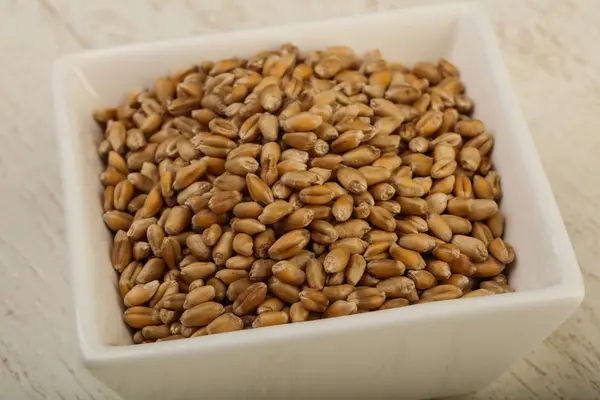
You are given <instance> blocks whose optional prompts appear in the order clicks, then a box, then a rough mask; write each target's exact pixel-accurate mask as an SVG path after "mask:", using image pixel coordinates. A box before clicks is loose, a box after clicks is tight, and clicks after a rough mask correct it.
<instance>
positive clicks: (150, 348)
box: [53, 3, 583, 399]
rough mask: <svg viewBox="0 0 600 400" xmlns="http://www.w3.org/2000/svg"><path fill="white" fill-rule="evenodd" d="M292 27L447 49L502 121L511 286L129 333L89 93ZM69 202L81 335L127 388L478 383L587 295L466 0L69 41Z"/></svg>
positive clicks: (387, 51)
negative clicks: (169, 35)
mask: <svg viewBox="0 0 600 400" xmlns="http://www.w3.org/2000/svg"><path fill="white" fill-rule="evenodd" d="M288 41H289V42H293V43H294V44H296V45H297V46H298V47H299V48H300V49H301V50H302V51H306V50H314V49H320V48H323V47H326V46H329V45H339V44H344V45H349V46H351V47H353V48H354V49H355V50H356V51H357V52H359V53H360V52H364V51H367V50H370V49H373V48H379V49H380V50H381V51H382V53H383V55H384V56H385V57H386V58H387V59H389V60H392V61H399V62H405V63H408V64H410V63H413V62H415V61H419V60H436V59H437V58H439V57H444V58H447V59H449V60H451V61H452V62H454V63H455V64H456V65H457V66H458V67H459V69H460V70H461V76H462V79H463V81H464V82H465V85H466V87H467V90H468V93H469V95H470V96H471V97H472V98H473V99H474V101H475V103H476V104H477V109H476V113H475V116H476V117H477V118H479V119H481V120H483V121H485V123H486V125H487V126H488V127H489V128H490V131H491V132H492V133H493V134H494V135H495V139H496V143H495V151H494V163H495V165H496V166H497V169H498V170H499V172H500V174H501V176H502V177H503V191H504V196H503V200H502V205H501V209H502V211H503V212H504V214H505V215H506V218H507V228H506V238H507V240H508V242H510V243H511V244H513V246H514V248H515V252H516V254H517V256H518V265H516V268H514V270H513V271H512V272H511V276H510V280H511V285H512V286H513V287H514V288H515V289H516V292H515V293H511V294H506V295H502V296H489V297H479V298H473V299H469V300H465V301H444V302H436V303H429V304H422V305H418V306H411V307H405V308H400V309H392V310H386V311H378V312H374V313H366V314H358V315H353V316H349V317H344V318H336V319H332V320H321V321H312V322H308V323H304V324H291V325H284V326H276V327H270V328H268V329H256V330H245V331H239V332H232V333H227V334H222V335H215V336H206V337H201V338H195V339H190V340H181V341H171V342H163V343H156V344H152V345H144V346H128V345H129V344H131V343H132V342H131V337H130V333H129V331H128V329H127V328H126V326H125V324H124V323H123V321H122V319H121V313H122V308H121V300H120V297H119V295H118V289H117V285H116V279H117V278H116V275H115V273H114V271H113V269H112V267H111V266H110V259H109V252H108V249H109V247H110V244H111V240H110V235H109V233H108V232H107V230H106V228H105V226H104V223H103V221H102V208H101V202H100V200H99V199H100V195H101V192H102V187H101V184H100V182H99V181H98V175H99V173H100V172H101V170H102V166H101V161H100V160H99V158H98V155H97V152H96V145H97V142H98V140H99V138H100V135H99V133H98V130H99V129H98V127H97V126H96V124H95V123H94V121H93V120H92V118H91V112H92V110H93V109H94V108H97V107H101V106H106V105H108V104H115V103H117V102H118V101H120V100H122V99H123V98H124V96H125V91H126V90H128V89H129V88H135V87H145V86H149V85H150V84H151V83H152V82H153V79H154V78H155V77H157V76H159V75H161V74H164V73H166V72H168V71H172V70H174V69H177V68H179V67H181V66H186V65H189V64H193V63H199V62H200V61H202V60H216V59H221V58H227V57H231V56H240V57H249V56H251V55H253V54H254V53H255V52H256V51H258V50H264V49H269V48H275V47H277V46H279V45H280V44H281V43H282V42H288ZM53 88H54V101H55V110H56V115H57V129H58V136H59V143H60V158H61V163H62V174H63V184H64V191H65V201H66V207H65V213H66V220H67V231H68V237H69V242H70V264H71V271H72V275H71V276H72V285H73V293H74V303H75V310H76V317H77V330H78V338H79V348H80V352H81V355H82V358H83V360H84V363H85V364H86V366H87V367H88V368H89V369H90V370H91V371H92V373H94V374H95V375H96V376H97V377H98V378H99V379H101V380H102V381H103V382H105V383H106V384H107V385H108V386H109V387H111V388H112V389H114V390H115V391H116V392H118V393H120V394H122V395H124V396H125V397H127V398H129V397H132V398H165V397H168V398H182V399H183V398H197V397H198V396H199V395H209V397H224V398H233V397H249V398H255V397H268V398H279V397H298V398H307V397H309V396H314V397H324V398H327V397H332V396H340V397H341V396H344V397H366V396H375V397H381V396H392V395H393V396H400V397H402V398H430V397H439V396H450V395H457V394H461V393H466V392H471V391H475V390H478V389H480V388H482V387H484V386H485V385H487V384H488V383H490V382H491V381H492V380H493V379H494V378H496V377H497V376H498V375H499V374H500V373H502V372H503V371H504V370H505V369H506V368H508V366H509V365H510V364H511V363H512V362H514V361H516V360H518V359H519V358H520V357H521V356H523V355H524V354H525V352H526V351H527V350H528V349H530V348H531V347H532V346H533V345H535V344H537V343H538V342H540V341H541V340H543V339H544V338H545V337H546V336H548V335H549V334H550V333H551V332H552V331H553V330H554V329H555V328H557V327H558V326H559V325H560V324H561V323H562V322H563V321H564V320H565V319H566V318H567V317H568V316H569V315H570V314H571V313H572V312H573V310H574V309H575V308H576V307H577V306H578V304H579V303H580V302H581V300H582V298H583V285H582V279H581V274H580V271H579V268H578V265H577V261H576V258H575V256H574V253H573V250H572V248H571V245H570V242H569V238H568V236H567V233H566V230H565V228H564V225H563V222H562V220H561V217H560V214H559V211H558V208H557V206H556V203H555V201H554V198H553V196H552V192H551V190H550V187H549V184H548V182H547V179H546V177H545V175H544V172H543V170H542V167H541V164H540V162H539V159H538V156H537V153H536V151H535V149H534V146H533V142H532V139H531V136H530V133H529V132H528V129H527V127H526V125H525V123H524V120H523V117H522V116H521V114H520V111H519V108H518V105H517V101H516V99H515V96H514V94H513V93H512V90H511V88H510V82H509V79H508V75H507V73H506V71H505V68H504V66H503V62H502V59H501V56H500V53H499V50H498V46H497V44H496V41H495V37H494V34H493V31H492V29H491V27H490V24H489V22H488V20H487V17H486V16H485V14H483V13H482V12H481V11H480V10H479V9H478V8H477V7H476V6H474V5H471V4H465V3H462V4H446V5H441V6H429V7H421V8H413V9H404V10H397V11H390V12H385V13H381V14H370V15H369V14H368V15H361V16H353V17H347V18H340V19H334V20H328V21H319V22H307V23H299V24H293V25H286V26H281V27H269V28H264V29H258V30H249V31H235V32H228V33H219V34H214V35H206V36H200V37H194V38H187V39H176V40H169V41H164V42H158V43H148V44H136V45H130V46H125V47H119V48H114V49H108V50H100V51H92V52H86V53H82V54H77V55H72V56H67V57H65V58H62V59H60V60H58V61H57V62H56V64H55V67H54V74H53Z"/></svg>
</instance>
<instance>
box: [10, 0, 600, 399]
mask: <svg viewBox="0 0 600 400" xmlns="http://www.w3.org/2000/svg"><path fill="white" fill-rule="evenodd" d="M414 3H416V1H402V0H397V1H396V0H330V1H327V2H321V1H319V0H304V1H303V2H301V3H300V2H295V1H294V2H292V1H275V0H257V1H253V2H247V1H245V0H222V1H218V2H217V1H211V0H196V1H194V0H187V1H183V0H182V1H176V2H163V1H160V0H147V1H142V0H129V1H127V2H123V1H120V0H104V1H98V2H85V1H80V0H2V1H0V63H1V64H0V65H2V74H1V75H0V93H1V95H0V121H2V128H0V143H2V145H1V146H0V193H1V194H2V204H1V206H0V254H2V257H0V276H1V279H0V398H2V399H4V398H6V399H9V398H10V399H21V398H23V399H27V398H31V399H114V398H117V397H116V396H115V395H114V394H113V393H112V392H110V391H109V390H108V389H106V388H105V387H104V386H103V385H102V384H100V383H99V382H98V381H97V380H96V379H95V378H93V377H92V376H91V375H90V374H89V373H88V372H87V371H86V370H85V369H84V368H83V367H82V366H81V364H80V362H79V359H78V354H77V350H76V339H75V334H74V331H75V327H74V319H73V308H72V306H71V296H70V287H71V285H72V284H76V283H71V282H70V281H69V277H68V268H67V258H66V253H67V250H66V246H67V244H66V241H65V233H64V224H63V206H62V204H63V194H62V190H61V180H60V175H59V169H58V162H57V149H56V139H55V134H56V133H55V132H54V116H53V112H52V104H51V92H50V67H51V63H52V61H53V60H54V59H56V58H57V57H59V56H60V55H63V54H68V53H72V52H76V51H80V50H83V49H91V48H103V47H108V46H112V45H118V44H124V43H130V42H139V41H148V40H155V39H165V38H173V37H181V36H189V35H194V34H203V33H207V32H212V31H219V30H228V29H241V28H246V27H253V26H262V25H274V24H281V23H284V22H292V21H302V20H309V19H321V18H326V17H330V16H336V15H348V14H355V13H360V12H364V11H375V10H385V9H391V8H396V7H399V6H404V5H407V4H414ZM429 3H431V1H430V2H429ZM481 3H482V5H483V6H484V8H485V9H487V11H488V12H489V14H490V16H491V18H492V21H493V24H494V28H495V31H496V33H497V36H498V39H499V42H500V45H501V49H502V52H503V55H504V58H505V61H506V64H507V66H508V69H509V72H510V75H511V78H512V81H513V84H514V87H515V91H516V93H517V96H518V98H519V101H520V103H521V107H522V110H523V113H524V115H525V117H526V119H527V122H528V123H529V127H530V129H531V132H532V134H533V136H534V139H535V143H536V145H537V148H538V150H539V153H540V155H541V158H542V162H543V164H544V167H545V169H546V172H547V174H548V177H549V179H550V182H551V185H552V188H553V190H554V194H555V196H556V198H557V201H558V204H559V206H560V209H561V212H562V214H563V217H564V220H565V223H566V225H567V228H568V231H569V234H570V236H571V239H572V241H573V245H574V247H575V251H576V253H577V256H578V258H579V262H580V265H581V267H582V269H583V272H584V277H585V281H586V289H587V296H586V299H585V301H584V303H583V305H582V307H581V308H580V309H579V310H578V311H577V312H576V313H575V315H574V316H573V317H572V318H570V319H569V320H568V321H567V322H566V323H565V324H564V325H563V326H562V327H561V328H560V329H559V330H558V331H557V332H555V333H554V334H553V335H552V336H551V337H549V338H548V339H547V340H546V341H545V342H544V343H543V344H541V345H540V346H538V347H537V348H535V349H534V350H533V351H531V352H530V353H529V354H528V355H527V356H526V357H525V358H524V359H523V360H522V361H520V362H518V363H517V364H516V365H514V366H513V368H512V369H511V370H510V371H508V372H506V373H505V374H504V375H503V376H502V377H500V378H499V379H498V380H497V381H496V382H495V383H494V384H492V385H491V386H490V387H488V388H487V389H485V390H483V391H482V392H480V393H477V394H474V395H471V396H468V397H466V398H469V399H494V400H499V399H515V398H518V399H562V398H586V399H588V398H600V377H599V375H598V373H597V371H598V370H600V350H598V349H600V335H599V334H598V333H599V330H600V306H599V304H600V272H599V271H598V268H597V267H596V264H597V260H598V256H599V253H600V246H599V241H600V239H599V238H600V212H599V205H600V202H599V200H598V198H599V196H598V195H599V194H600V185H598V183H600V181H599V180H598V178H597V177H598V171H600V158H597V157H596V151H597V149H598V148H600V135H598V134H597V123H596V118H597V116H598V108H599V105H600V104H599V103H600V100H599V98H600V78H598V73H597V71H598V70H599V69H600V53H598V52H597V51H595V50H596V49H597V45H598V43H599V42H600V28H598V26H600V8H599V7H597V2H596V1H595V0H586V1H584V0H581V1H575V0H568V1H567V0H565V1H544V0H528V1H517V0H505V1H502V2H499V1H493V0H487V1H481ZM267 10H268V12H267ZM58 134H60V132H58ZM99 251H105V249H99Z"/></svg>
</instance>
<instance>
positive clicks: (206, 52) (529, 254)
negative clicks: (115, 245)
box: [65, 8, 558, 345]
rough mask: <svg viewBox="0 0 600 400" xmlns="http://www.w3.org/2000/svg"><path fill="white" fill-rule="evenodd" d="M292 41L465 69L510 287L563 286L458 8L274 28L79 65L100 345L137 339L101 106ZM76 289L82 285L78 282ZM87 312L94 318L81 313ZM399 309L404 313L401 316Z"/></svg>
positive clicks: (77, 117)
mask: <svg viewBox="0 0 600 400" xmlns="http://www.w3.org/2000/svg"><path fill="white" fill-rule="evenodd" d="M285 41H289V42H292V43H294V44H296V45H298V46H299V47H300V49H301V50H303V51H306V50H314V49H321V48H324V47H326V46H330V45H341V44H343V45H349V46H351V47H353V48H354V49H355V50H356V51H358V52H359V53H360V52H365V51H367V50H371V49H374V48H379V49H380V50H381V51H382V53H383V54H384V56H385V57H386V58H387V59H388V60H390V61H395V62H401V63H405V64H407V65H411V64H412V63H414V62H416V61H420V60H432V61H435V60H437V59H438V58H439V57H446V58H448V59H449V60H451V61H452V62H454V63H456V64H457V65H458V67H459V68H460V70H461V73H462V77H463V79H464V81H465V83H466V86H467V91H468V94H469V95H470V96H471V97H472V98H473V99H474V100H475V103H476V117H478V118H481V119H482V120H483V121H484V122H485V123H486V124H487V126H488V127H489V129H490V131H491V132H493V133H494V135H495V136H496V139H497V140H496V146H495V150H494V161H495V164H496V166H497V168H498V170H499V171H500V172H501V174H502V178H503V180H502V186H503V189H504V198H503V200H502V205H501V209H502V210H503V212H504V213H505V214H506V217H507V229H506V238H507V240H508V242H509V243H511V244H512V245H513V246H514V247H515V251H516V254H517V257H518V259H519V267H518V268H515V270H514V271H512V275H511V280H510V281H511V284H512V285H513V286H514V287H515V288H516V289H517V290H519V291H523V290H532V289H537V288H541V287H545V286H548V285H550V284H551V283H553V282H555V281H556V280H557V279H558V275H557V274H558V272H557V271H552V270H547V269H546V268H545V265H546V264H547V260H548V258H549V257H551V254H552V248H551V244H550V242H549V241H546V240H543V238H544V235H543V234H544V231H545V229H544V224H543V222H544V221H543V219H542V218H541V215H540V213H539V212H538V211H537V208H536V205H537V203H536V201H537V200H538V199H536V196H535V193H534V192H533V191H532V188H531V185H529V184H528V179H529V175H528V174H527V173H526V172H527V171H526V168H527V165H526V163H525V162H524V160H526V157H527V154H522V152H521V151H520V149H519V144H518V136H519V135H520V134H521V133H522V132H519V131H515V130H514V129H515V127H514V126H513V125H512V123H511V116H510V115H509V114H508V113H507V110H506V109H505V107H503V104H502V102H501V100H500V99H499V98H498V97H497V96H496V95H495V94H496V92H497V91H498V87H497V83H496V82H495V81H494V77H493V75H492V73H491V71H490V68H491V67H492V66H491V65H490V61H489V60H488V58H487V57H486V49H485V48H483V47H482V42H481V40H480V38H479V37H478V35H477V31H476V30H475V27H474V26H473V25H472V24H471V23H470V22H469V20H468V19H467V18H463V15H462V12H461V10H460V8H456V9H452V10H451V11H450V12H448V13H445V14H444V15H437V14H431V13H429V12H428V9H417V10H407V11H406V12H405V13H404V14H401V15H398V14H395V15H391V16H387V15H385V14H381V15H373V16H369V17H365V18H361V19H358V20H354V19H341V20H337V21H333V22H332V21H327V22H326V23H320V22H315V23H309V24H303V25H299V26H294V25H291V26H288V27H280V28H268V29H266V30H259V31H251V32H245V33H236V32H230V33H226V34H223V35H218V36H215V37H211V36H205V37H198V38H193V39H183V40H179V41H174V42H172V43H160V44H147V45H141V46H139V47H135V48H124V49H116V50H108V51H106V52H97V53H91V54H86V55H82V56H79V57H77V58H76V59H74V61H73V69H72V73H71V74H69V76H68V78H67V80H66V83H67V87H66V88H65V92H66V93H67V97H68V108H69V119H70V123H71V126H72V127H73V131H74V132H75V137H74V138H72V141H73V145H74V147H75V149H76V152H77V154H76V155H75V156H76V160H77V161H76V163H77V165H78V168H79V169H80V174H79V175H78V176H79V182H77V184H78V185H79V186H80V187H79V190H81V193H80V194H82V196H83V197H82V199H81V200H82V201H83V202H84V204H85V205H86V208H85V209H84V211H83V212H84V214H85V218H83V220H82V221H81V224H80V229H81V232H77V235H78V236H80V237H81V238H82V243H83V246H82V248H80V249H78V250H79V251H81V252H82V253H81V254H82V256H83V257H85V258H83V259H85V260H87V264H86V265H81V266H77V268H81V269H82V270H81V271H78V272H76V274H75V275H74V276H76V277H80V278H81V279H87V280H88V281H89V282H87V283H89V284H84V285H83V286H84V287H85V288H86V289H88V290H84V291H82V292H81V293H78V294H79V295H80V298H81V299H82V304H80V305H79V306H78V310H79V313H80V315H79V322H80V328H81V329H83V331H84V334H85V335H86V336H87V338H88V340H90V344H94V345H102V344H104V345H124V344H130V343H131V337H130V333H129V331H128V330H127V328H126V327H125V324H124V323H123V322H122V320H121V313H122V311H123V309H122V304H121V300H120V298H119V295H118V289H117V274H116V273H115V271H114V270H113V269H112V267H111V263H110V257H109V248H110V245H111V236H110V235H109V233H108V232H107V229H106V228H105V226H104V223H103V221H102V208H101V194H102V187H101V184H100V182H99V180H98V175H99V173H100V172H101V171H102V165H101V162H100V160H99V158H98V156H97V152H96V146H97V143H98V142H99V141H100V140H101V138H102V136H101V132H100V131H99V129H98V127H97V126H96V124H95V123H94V122H93V120H92V118H91V112H92V110H93V109H94V108H96V107H107V106H108V107H110V106H114V105H116V104H119V103H120V102H121V101H123V100H124V98H125V96H126V94H127V93H128V92H129V91H130V90H131V89H135V88H143V87H149V86H151V85H152V82H153V81H154V79H155V78H156V77H157V76H160V75H163V74H165V73H168V72H170V71H173V70H175V69H178V68H181V67H185V66H187V65H190V64H197V63H199V62H201V61H203V60H218V59H222V58H228V57H232V56H241V57H250V56H252V55H253V54H254V53H255V52H256V51H258V50H264V49H269V48H276V47H277V46H279V45H281V44H282V42H285ZM74 285H80V283H78V282H74ZM82 310H87V312H89V314H88V315H83V312H82ZM398 312H402V310H399V311H398Z"/></svg>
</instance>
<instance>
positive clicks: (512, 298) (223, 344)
mask: <svg viewBox="0 0 600 400" xmlns="http://www.w3.org/2000/svg"><path fill="white" fill-rule="evenodd" d="M448 9H452V10H457V9H459V11H460V12H461V15H463V13H464V16H468V17H471V18H472V20H473V21H474V22H475V23H476V24H477V29H478V30H479V31H480V33H481V35H482V38H483V40H484V41H485V42H487V44H488V48H487V51H486V55H487V57H489V58H490V61H491V62H490V65H491V66H492V67H491V68H492V72H493V75H494V79H495V80H497V81H498V83H499V84H500V85H501V86H502V87H503V88H504V89H503V90H502V91H501V92H500V93H498V96H501V97H502V101H503V102H504V103H505V104H511V103H512V104H513V106H512V107H509V108H508V110H507V112H508V113H510V116H511V118H513V122H514V123H515V124H517V128H518V130H519V131H520V132H521V133H522V134H521V135H519V136H520V137H519V141H520V145H521V146H523V147H524V149H525V151H527V153H528V154H530V155H531V157H530V159H529V160H528V165H529V167H530V168H531V171H530V173H531V174H532V175H533V176H535V177H536V180H535V182H532V185H534V186H535V188H534V191H537V192H539V193H541V194H542V195H543V196H544V198H546V199H547V200H548V202H547V204H544V207H543V210H542V212H543V216H544V217H545V218H546V219H547V220H548V223H549V226H550V227H551V228H552V232H551V233H552V238H550V239H548V240H552V244H553V248H554V249H555V252H556V257H557V258H558V261H557V263H558V264H560V265H562V268H561V273H560V280H559V282H558V283H555V284H553V285H551V286H547V287H543V288H538V289H532V290H527V291H523V292H515V293H510V294H506V295H503V296H490V297H478V298H471V299H469V301H468V302H467V303H466V304H465V302H464V301H448V302H446V301H443V302H435V303H426V304H420V305H418V307H415V306H411V307H403V308H402V311H399V310H398V309H390V310H381V311H379V312H376V313H363V314H357V315H352V316H347V317H346V318H342V319H339V318H334V319H330V320H328V321H323V320H317V321H310V323H305V324H288V325H282V326H274V327H269V329H266V330H262V329H259V330H258V333H257V332H256V331H257V330H245V331H238V332H230V333H227V334H222V335H214V336H207V337H202V340H192V341H189V340H185V341H168V342H161V343H153V344H152V345H151V346H133V345H123V346H118V345H107V344H96V343H92V342H91V341H90V340H89V338H88V337H87V336H86V329H85V328H84V326H83V325H82V324H85V323H87V322H84V321H86V320H87V318H88V317H87V316H85V315H84V314H85V312H86V310H85V309H84V308H85V307H84V305H83V304H82V303H81V301H79V299H80V294H79V292H78V291H79V290H81V289H79V288H78V286H79V285H72V286H73V298H74V303H75V313H76V323H77V331H78V333H77V337H78V343H79V349H80V353H81V356H82V358H83V361H84V363H85V364H87V365H89V366H92V365H93V366H103V365H109V364H111V363H112V362H114V361H117V360H121V359H136V358H154V357H164V356H173V355H182V356H184V355H190V354H192V353H197V352H205V351H206V352H209V351H219V350H222V349H225V348H227V349H232V348H236V347H237V346H242V345H243V346H254V345H261V344H266V343H270V342H272V341H276V340H289V339H293V338H297V337H300V336H302V337H311V336H320V335H329V334H335V333H336V332H341V331H354V330H363V329H372V328H373V327H383V326H386V325H392V324H394V325H399V324H405V323H411V322H414V321H422V320H423V319H432V318H441V319H443V318H446V316H447V315H448V314H451V315H453V316H461V315H463V316H464V315H476V314H480V313H483V312H489V310H490V308H493V309H495V310H503V309H504V310H507V309H511V310H516V309H522V308H524V307H525V308H532V307H548V306H551V305H553V304H558V303H560V304H568V305H569V306H570V307H571V308H572V310H574V309H575V308H576V307H577V306H578V305H579V304H580V303H581V301H582V300H583V297H584V285H583V279H582V276H581V271H580V269H579V266H578V263H577V259H576V257H575V253H574V250H573V248H572V246H571V243H570V240H569V237H568V234H567V231H566V228H565V225H564V223H563V220H562V218H561V216H560V212H559V209H558V206H557V204H556V201H555V198H554V195H553V194H552V191H551V189H550V184H549V182H548V179H547V176H546V174H545V172H544V170H543V168H542V165H541V162H540V159H539V155H538V153H537V151H536V149H535V146H534V143H533V139H532V137H531V133H530V131H529V129H528V127H527V125H526V123H525V120H524V117H523V115H522V113H521V110H520V107H519V105H518V104H519V103H518V101H517V99H516V96H515V94H514V92H513V89H512V85H511V83H510V79H509V75H508V72H507V70H506V67H505V65H504V61H503V59H502V56H501V54H500V50H499V46H498V43H497V39H496V37H495V34H494V32H493V30H492V27H491V23H490V21H489V18H488V16H487V15H486V14H485V12H483V11H482V9H481V8H480V6H479V5H477V4H475V3H464V2H463V3H446V4H437V5H428V6H414V7H410V8H399V9H395V10H389V11H385V12H375V13H365V14H360V15H350V16H344V17H337V18H329V19H322V20H316V21H305V22H295V23H292V24H286V25H285V27H286V28H306V27H310V26H315V25H318V26H321V25H323V24H327V23H329V22H331V21H344V20H348V21H350V20H356V19H361V20H364V19H377V18H380V17H381V16H382V15H384V14H385V15H386V16H387V17H389V16H390V15H399V14H405V13H410V12H413V11H416V12H423V11H424V10H430V11H431V12H443V10H448ZM280 27H281V26H268V27H264V28H254V29H243V30H234V31H227V32H215V33H208V34H202V35H196V36H190V37H184V38H177V39H168V40H160V41H154V42H145V43H133V44H128V45H124V46H117V47H111V48H107V49H100V50H90V51H84V52H81V53H77V54H70V55H66V56H63V57H61V58H59V59H58V60H56V61H55V62H54V64H53V70H52V87H53V101H54V110H55V114H56V126H57V131H58V132H66V133H64V134H57V136H58V143H59V155H60V159H61V176H62V184H63V192H64V193H71V192H73V191H77V190H79V189H78V188H77V187H76V184H75V183H76V182H78V181H79V180H78V179H77V176H76V175H77V173H78V172H77V168H74V167H75V166H76V161H75V159H74V157H73V155H72V154H73V149H72V144H73V143H72V141H71V137H73V136H74V135H78V133H77V132H76V130H75V129H74V127H72V126H71V122H70V113H71V110H70V100H69V96H68V94H67V92H66V90H65V84H64V82H66V80H67V79H68V77H69V76H70V75H72V74H73V73H77V70H76V66H77V65H78V64H79V63H81V62H82V61H93V59H95V58H103V57H107V56H110V57H114V56H118V55H119V54H124V53H127V52H131V51H139V50H143V51H157V52H160V51H161V49H164V48H166V47H169V46H173V45H190V44H194V43H197V42H202V41H206V40H210V39H216V38H219V39H227V38H229V37H231V38H235V37H236V36H239V35H240V34H244V33H247V32H257V33H263V34H265V33H268V32H271V31H274V30H277V29H278V28H280ZM81 209H82V204H80V203H79V204H78V203H77V201H76V200H74V199H72V198H71V196H65V210H71V211H70V212H65V220H66V231H67V238H68V243H69V264H70V265H69V267H70V273H71V279H72V282H76V281H78V280H79V279H80V278H81V276H82V273H81V272H79V271H78V269H77V268H76V267H75V265H76V264H78V263H77V262H76V261H77V260H78V258H80V257H81V255H80V254H78V251H77V249H76V247H77V246H74V243H77V242H78V241H79V240H80V239H79V238H78V236H77V235H78V233H79V231H78V229H77V228H78V225H79V222H78V221H77V220H76V218H75V215H78V214H80V213H82V210H81ZM257 335H258V336H257Z"/></svg>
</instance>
